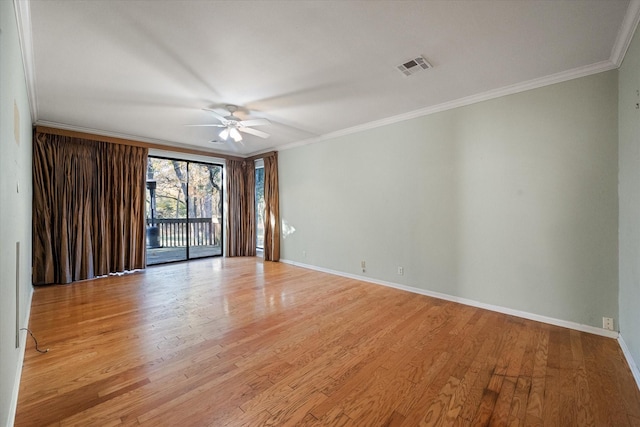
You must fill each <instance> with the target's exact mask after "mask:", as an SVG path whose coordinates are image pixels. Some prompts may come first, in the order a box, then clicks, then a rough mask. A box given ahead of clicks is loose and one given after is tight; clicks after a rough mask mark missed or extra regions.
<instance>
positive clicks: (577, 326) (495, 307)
mask: <svg viewBox="0 0 640 427" xmlns="http://www.w3.org/2000/svg"><path fill="white" fill-rule="evenodd" d="M280 262H283V263H285V264H290V265H294V266H296V267H302V268H307V269H309V270H315V271H321V272H323V273H328V274H333V275H336V276H342V277H347V278H349V279H355V280H360V281H363V282H369V283H373V284H376V285H382V286H388V287H390V288H395V289H400V290H403V291H407V292H412V293H415V294H420V295H425V296H428V297H433V298H438V299H442V300H445V301H451V302H457V303H459V304H464V305H468V306H471V307H477V308H482V309H485V310H490V311H495V312H497V313H502V314H508V315H510V316H516V317H521V318H523V319H528V320H534V321H536V322H542V323H547V324H550V325H555V326H561V327H563V328H569V329H575V330H576V331H581V332H588V333H590V334H594V335H600V336H603V337H608V338H618V336H619V334H618V332H616V331H608V330H606V329H602V328H596V327H594V326H589V325H583V324H581V323H576V322H571V321H568V320H561V319H555V318H553V317H547V316H542V315H539V314H535V313H529V312H526V311H521V310H514V309H512V308H507V307H501V306H499V305H493V304H486V303H483V302H479V301H475V300H471V299H467V298H461V297H456V296H453V295H448V294H443V293H440V292H433V291H428V290H425V289H420V288H414V287H412V286H406V285H400V284H398V283H393V282H387V281H384V280H378V279H372V278H371V277H365V276H359V275H357V274H350V273H344V272H342V271H336V270H331V269H328V268H323V267H317V266H315V265H309V264H303V263H300V262H296V261H291V260H288V259H280Z"/></svg>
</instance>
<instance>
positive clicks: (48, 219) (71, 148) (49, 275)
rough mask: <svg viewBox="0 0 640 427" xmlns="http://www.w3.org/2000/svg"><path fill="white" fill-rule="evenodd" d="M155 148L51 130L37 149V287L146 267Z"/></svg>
mask: <svg viewBox="0 0 640 427" xmlns="http://www.w3.org/2000/svg"><path fill="white" fill-rule="evenodd" d="M147 153H148V149H147V148H144V147H134V146H130V145H124V144H113V143H107V142H100V141H93V140H88V139H83V138H75V137H72V136H64V135H56V134H49V133H43V132H37V131H36V133H35V137H34V143H33V283H34V284H37V285H39V284H52V283H70V282H73V281H77V280H83V279H90V278H93V277H97V276H102V275H106V274H109V273H116V272H123V271H128V270H135V269H140V268H144V267H145V223H144V218H145V215H144V209H145V171H146V164H147Z"/></svg>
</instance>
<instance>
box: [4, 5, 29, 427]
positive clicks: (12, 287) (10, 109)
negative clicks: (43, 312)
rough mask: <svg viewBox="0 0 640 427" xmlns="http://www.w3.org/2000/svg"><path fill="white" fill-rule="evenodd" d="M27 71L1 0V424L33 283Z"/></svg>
mask: <svg viewBox="0 0 640 427" xmlns="http://www.w3.org/2000/svg"><path fill="white" fill-rule="evenodd" d="M24 75H25V74H24V69H23V66H22V59H21V54H20V45H19V41H18V30H17V26H16V18H15V12H14V6H13V2H12V1H0V425H5V424H6V425H12V424H13V415H14V414H13V411H15V406H14V405H15V400H14V398H15V397H16V396H15V394H14V391H15V390H16V387H17V384H16V382H17V378H18V375H19V372H20V369H22V366H21V354H22V353H21V350H22V349H17V348H16V299H18V300H19V315H18V316H19V320H18V323H19V326H20V327H25V326H26V325H27V321H28V319H27V313H28V308H29V307H28V304H29V301H30V295H31V289H32V287H31V194H32V184H31V138H32V136H31V116H30V114H29V105H28V100H27V89H26V85H25V78H24ZM14 123H15V124H16V126H14ZM16 128H17V132H16ZM16 242H20V270H19V277H20V280H19V286H18V289H17V288H16ZM24 334H25V332H22V335H21V336H22V337H24Z"/></svg>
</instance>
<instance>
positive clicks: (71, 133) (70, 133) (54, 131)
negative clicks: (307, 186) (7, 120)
mask: <svg viewBox="0 0 640 427" xmlns="http://www.w3.org/2000/svg"><path fill="white" fill-rule="evenodd" d="M34 131H35V132H36V133H45V134H49V135H59V136H67V137H71V138H80V139H88V140H91V141H98V142H106V143H110V144H121V145H131V146H134V147H143V148H154V149H158V150H165V151H173V152H177V153H187V154H196V155H199V156H207V157H218V158H222V159H225V160H240V161H246V160H248V159H247V158H243V157H237V156H230V155H228V154H222V153H216V152H213V151H205V150H196V149H192V148H185V147H175V146H171V145H163V144H157V143H153V142H142V141H135V140H132V139H125V138H116V137H113V136H106V135H98V134H93V133H87V132H78V131H75V130H68V129H59V128H53V127H48V126H35V128H34ZM268 154H271V153H267V154H264V155H261V156H257V157H256V158H260V157H265V156H266V155H268Z"/></svg>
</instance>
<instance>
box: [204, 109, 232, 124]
mask: <svg viewBox="0 0 640 427" xmlns="http://www.w3.org/2000/svg"><path fill="white" fill-rule="evenodd" d="M203 110H204V111H208V112H210V113H211V114H213V116H214V117H215V118H216V119H218V120H220V121H221V122H222V123H224V122H226V121H227V119H225V118H224V116H223V115H221V114H219V113H218V112H216V111H214V110H212V109H210V108H203Z"/></svg>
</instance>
